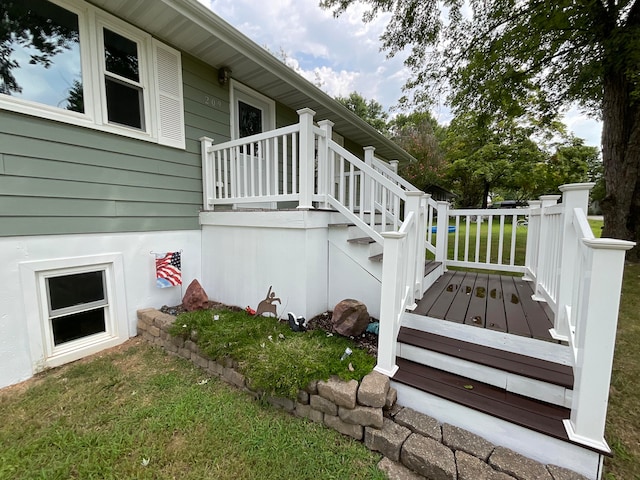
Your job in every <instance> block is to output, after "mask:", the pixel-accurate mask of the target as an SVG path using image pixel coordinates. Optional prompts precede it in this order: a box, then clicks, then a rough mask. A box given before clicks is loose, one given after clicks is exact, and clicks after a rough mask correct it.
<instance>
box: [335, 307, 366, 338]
mask: <svg viewBox="0 0 640 480" xmlns="http://www.w3.org/2000/svg"><path fill="white" fill-rule="evenodd" d="M331 323H332V324H333V328H334V329H335V331H336V332H338V333H339V334H340V335H344V336H345V337H355V336H357V335H362V333H363V332H364V331H365V329H366V328H367V325H368V324H369V312H367V306H366V305H365V304H364V303H362V302H360V301H358V300H353V299H351V298H347V299H345V300H342V301H341V302H340V303H338V304H337V305H336V306H335V307H334V309H333V313H332V314H331Z"/></svg>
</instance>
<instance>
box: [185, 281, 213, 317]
mask: <svg viewBox="0 0 640 480" xmlns="http://www.w3.org/2000/svg"><path fill="white" fill-rule="evenodd" d="M182 306H183V307H184V309H185V310H186V311H187V312H192V311H194V310H202V309H205V308H207V307H208V306H209V297H208V296H207V293H206V292H205V291H204V288H202V285H200V282H198V280H193V281H192V282H191V283H190V284H189V286H188V287H187V291H186V292H185V294H184V297H183V298H182Z"/></svg>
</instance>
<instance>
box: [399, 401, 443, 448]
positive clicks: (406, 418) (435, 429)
mask: <svg viewBox="0 0 640 480" xmlns="http://www.w3.org/2000/svg"><path fill="white" fill-rule="evenodd" d="M395 420H396V423H398V424H400V425H402V426H404V427H407V428H409V429H410V430H411V431H412V432H415V433H419V434H420V435H423V436H425V437H429V438H433V439H434V440H437V441H438V442H439V441H440V440H441V439H442V433H441V431H440V424H439V423H438V421H437V420H436V419H435V418H432V417H430V416H428V415H425V414H424V413H420V412H416V411H415V410H413V409H411V408H404V409H402V411H401V412H400V413H398V414H397V415H396V416H395Z"/></svg>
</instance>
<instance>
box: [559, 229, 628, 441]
mask: <svg viewBox="0 0 640 480" xmlns="http://www.w3.org/2000/svg"><path fill="white" fill-rule="evenodd" d="M583 243H584V245H585V246H586V248H587V249H588V251H587V252H586V253H587V255H586V259H585V262H586V264H585V270H584V275H583V276H582V278H580V279H579V281H580V282H582V287H581V288H580V290H581V291H582V292H581V296H580V297H579V299H578V300H579V304H578V305H573V306H572V310H573V309H574V308H575V309H577V313H576V315H577V317H578V318H577V319H576V345H575V347H574V352H575V357H574V370H573V371H574V376H575V380H574V385H573V399H572V401H571V420H565V421H564V424H565V428H566V429H567V434H568V435H569V438H570V439H572V440H576V441H579V442H580V443H583V444H586V445H591V446H593V447H596V448H599V449H603V450H605V451H609V447H608V445H607V442H606V441H605V440H604V427H605V421H606V416H607V403H608V399H609V384H610V381H611V367H612V364H613V351H614V347H615V341H616V329H617V325H618V308H619V306H620V289H621V286H622V272H623V269H624V257H625V251H626V250H628V249H630V248H631V247H633V245H635V244H634V243H633V242H627V241H624V240H613V239H609V238H601V239H598V238H596V239H589V240H587V239H585V240H583Z"/></svg>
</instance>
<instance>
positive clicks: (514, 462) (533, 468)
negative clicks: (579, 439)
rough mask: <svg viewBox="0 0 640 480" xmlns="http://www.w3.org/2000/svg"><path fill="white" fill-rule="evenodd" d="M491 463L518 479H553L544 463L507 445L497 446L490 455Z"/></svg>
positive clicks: (497, 468)
mask: <svg viewBox="0 0 640 480" xmlns="http://www.w3.org/2000/svg"><path fill="white" fill-rule="evenodd" d="M489 464H490V465H491V466H492V467H493V468H495V469H496V470H499V471H501V472H504V473H507V474H509V475H511V476H512V477H516V478H517V479H518V480H553V477H551V474H550V473H549V471H548V470H547V467H545V466H544V465H543V464H541V463H540V462H536V461H535V460H532V459H530V458H527V457H525V456H524V455H520V454H519V453H516V452H514V451H513V450H509V449H508V448H505V447H496V448H495V450H494V451H493V453H492V454H491V456H490V457H489Z"/></svg>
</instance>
